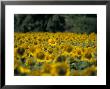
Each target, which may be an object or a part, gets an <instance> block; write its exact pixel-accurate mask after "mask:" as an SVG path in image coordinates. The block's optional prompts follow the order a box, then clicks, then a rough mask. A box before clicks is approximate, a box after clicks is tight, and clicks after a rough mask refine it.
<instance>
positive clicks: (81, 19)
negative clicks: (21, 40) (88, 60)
mask: <svg viewBox="0 0 110 89" xmlns="http://www.w3.org/2000/svg"><path fill="white" fill-rule="evenodd" d="M14 32H24V33H25V32H75V33H87V34H88V33H91V32H95V33H97V15H96V14H15V15H14Z"/></svg>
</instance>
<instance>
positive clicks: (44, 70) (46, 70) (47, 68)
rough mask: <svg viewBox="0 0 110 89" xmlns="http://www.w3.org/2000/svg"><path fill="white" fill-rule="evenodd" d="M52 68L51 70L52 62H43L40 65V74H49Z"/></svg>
mask: <svg viewBox="0 0 110 89" xmlns="http://www.w3.org/2000/svg"><path fill="white" fill-rule="evenodd" d="M52 70H53V66H52V64H48V63H45V64H43V66H42V74H43V75H45V74H46V75H51V73H52Z"/></svg>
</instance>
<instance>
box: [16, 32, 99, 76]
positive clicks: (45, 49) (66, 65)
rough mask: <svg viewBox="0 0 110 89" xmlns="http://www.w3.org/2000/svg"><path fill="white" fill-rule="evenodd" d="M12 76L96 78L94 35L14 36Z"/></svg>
mask: <svg viewBox="0 0 110 89" xmlns="http://www.w3.org/2000/svg"><path fill="white" fill-rule="evenodd" d="M14 75H15V76H96V75H97V34H96V33H94V32H93V33H90V34H86V33H72V32H56V33H52V32H27V33H20V32H15V33H14Z"/></svg>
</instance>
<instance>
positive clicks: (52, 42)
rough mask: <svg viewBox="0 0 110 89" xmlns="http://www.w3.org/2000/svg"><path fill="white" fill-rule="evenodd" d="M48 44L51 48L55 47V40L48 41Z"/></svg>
mask: <svg viewBox="0 0 110 89" xmlns="http://www.w3.org/2000/svg"><path fill="white" fill-rule="evenodd" d="M48 44H49V45H51V46H55V45H56V41H55V39H49V40H48Z"/></svg>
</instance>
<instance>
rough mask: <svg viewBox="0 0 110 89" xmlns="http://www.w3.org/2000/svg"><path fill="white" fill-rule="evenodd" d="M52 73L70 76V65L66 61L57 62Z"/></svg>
mask: <svg viewBox="0 0 110 89" xmlns="http://www.w3.org/2000/svg"><path fill="white" fill-rule="evenodd" d="M53 66H54V68H53V70H52V75H54V76H69V75H70V67H69V65H68V64H66V63H56V64H54V65H53Z"/></svg>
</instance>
